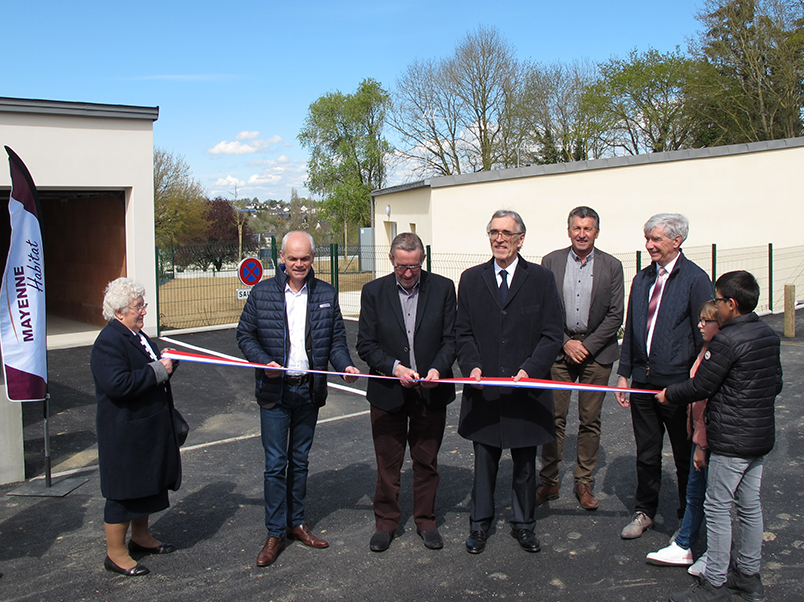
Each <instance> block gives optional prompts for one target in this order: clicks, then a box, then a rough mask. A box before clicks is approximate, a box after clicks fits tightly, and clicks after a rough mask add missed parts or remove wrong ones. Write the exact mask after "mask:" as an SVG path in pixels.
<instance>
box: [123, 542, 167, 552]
mask: <svg viewBox="0 0 804 602" xmlns="http://www.w3.org/2000/svg"><path fill="white" fill-rule="evenodd" d="M128 551H129V552H132V553H134V554H170V553H171V552H175V551H176V546H174V545H173V544H172V543H160V544H159V545H158V546H156V547H155V548H146V547H145V546H141V545H140V544H138V543H137V542H136V541H129V542H128Z"/></svg>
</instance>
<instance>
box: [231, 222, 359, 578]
mask: <svg viewBox="0 0 804 602" xmlns="http://www.w3.org/2000/svg"><path fill="white" fill-rule="evenodd" d="M280 257H281V259H282V262H283V264H282V265H280V266H279V268H280V269H279V271H278V272H277V275H276V277H275V278H269V279H268V280H263V281H262V282H259V283H257V284H256V285H255V286H254V288H253V289H251V294H250V295H249V297H248V299H247V300H246V305H245V306H244V307H243V313H242V315H241V316H240V323H239V324H238V326H237V344H238V345H239V347H240V350H241V351H242V352H243V355H244V356H245V357H246V359H247V360H248V361H250V362H254V363H258V364H266V365H269V366H274V367H276V368H281V367H285V368H287V369H288V370H287V371H285V370H272V369H270V368H266V369H260V368H258V369H257V370H256V375H255V376H256V396H257V402H258V403H259V404H260V428H261V432H262V445H263V448H264V450H265V473H264V489H265V491H264V494H265V528H266V529H267V531H268V538H267V539H266V540H265V544H264V545H263V547H262V549H261V550H260V552H259V554H258V555H257V566H259V567H265V566H269V565H271V564H273V563H274V562H275V561H276V559H277V557H278V556H279V553H280V552H281V551H282V550H283V549H284V547H285V538H286V537H288V538H290V539H296V540H299V541H300V542H301V543H303V544H304V545H306V546H309V547H311V548H326V547H327V546H328V545H329V544H328V543H327V542H326V541H324V540H323V539H321V538H320V537H317V536H316V535H315V534H314V533H313V532H312V531H311V530H310V527H309V526H308V525H307V523H306V522H305V517H304V509H305V505H306V501H307V472H308V460H307V458H308V455H309V453H310V448H311V447H312V445H313V435H314V434H315V425H316V421H317V420H318V409H319V408H320V407H321V406H323V405H324V403H326V399H327V377H326V375H324V374H315V375H314V374H311V373H310V372H309V371H310V370H327V366H328V364H332V366H333V367H334V368H335V370H337V371H338V372H345V373H350V374H358V373H359V372H360V371H359V370H358V369H357V368H355V367H354V365H352V358H351V357H350V356H349V348H348V346H347V344H346V329H345V328H344V325H343V318H342V317H341V309H340V306H339V305H338V293H337V291H336V290H335V289H334V288H333V287H332V286H331V285H330V284H329V283H327V282H324V281H322V280H318V279H317V278H315V277H314V276H313V270H312V265H313V259H314V258H315V247H314V246H313V238H312V236H310V235H309V234H308V233H307V232H300V231H294V232H288V233H287V234H286V235H285V237H284V238H283V239H282V250H281V251H280ZM356 379H357V377H356V376H344V380H345V381H346V382H354V381H355V380H356Z"/></svg>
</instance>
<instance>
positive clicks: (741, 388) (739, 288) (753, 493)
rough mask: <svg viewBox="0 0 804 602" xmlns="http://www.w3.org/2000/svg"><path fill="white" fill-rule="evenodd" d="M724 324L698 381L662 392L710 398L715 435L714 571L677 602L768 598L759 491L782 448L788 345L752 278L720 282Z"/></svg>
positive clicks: (709, 502)
mask: <svg viewBox="0 0 804 602" xmlns="http://www.w3.org/2000/svg"><path fill="white" fill-rule="evenodd" d="M715 290H716V295H717V296H716V297H715V299H714V301H715V303H716V304H717V308H718V313H719V314H720V315H721V317H722V318H723V325H722V326H721V327H720V332H719V333H718V334H717V335H715V337H714V338H713V339H712V342H711V344H710V346H709V350H708V351H707V353H706V355H705V356H704V359H703V361H702V362H701V365H700V367H699V368H698V372H697V373H696V374H695V377H694V378H692V379H690V380H688V381H686V382H683V383H678V384H675V385H671V386H670V387H668V388H667V389H665V390H664V391H661V392H660V393H658V394H657V396H656V397H657V399H658V400H659V402H661V403H672V404H683V403H692V402H694V401H696V400H698V399H705V398H709V405H708V406H707V415H706V422H707V437H708V441H709V449H710V451H711V456H710V459H709V487H708V489H707V492H706V502H705V503H704V514H705V516H706V525H707V564H706V571H705V572H704V574H703V576H702V577H701V578H700V581H698V582H697V583H695V584H694V585H693V586H692V588H690V589H689V590H688V591H684V592H678V593H676V594H673V596H671V597H670V600H671V601H674V602H704V601H720V600H731V591H733V592H734V593H736V594H738V595H740V596H742V597H743V598H744V599H746V600H751V601H752V602H759V601H761V600H764V599H765V595H764V591H763V587H762V580H761V579H760V576H759V569H760V561H761V559H762V533H763V528H764V526H763V521H762V506H761V504H760V498H759V491H760V486H761V484H762V467H763V463H764V461H765V455H766V454H767V453H768V452H769V451H771V449H773V445H774V442H775V424H774V403H775V399H776V396H777V395H778V394H779V392H780V391H781V390H782V365H781V361H780V355H779V351H780V342H779V337H778V336H777V335H776V333H775V332H774V331H773V330H772V329H771V328H770V327H769V326H768V325H767V324H765V323H764V322H762V321H761V320H760V319H759V316H757V314H756V313H754V311H753V310H754V308H755V307H756V306H757V301H758V300H759V285H758V284H757V281H756V279H755V278H754V276H753V275H752V274H750V273H749V272H746V271H736V272H729V273H727V274H723V275H722V276H721V277H720V278H718V280H717V283H716V284H715ZM733 505H736V507H737V517H738V520H739V521H740V532H741V545H740V550H739V554H738V556H737V558H735V562H734V566H733V567H732V569H731V570H729V560H730V549H731V508H732V506H733Z"/></svg>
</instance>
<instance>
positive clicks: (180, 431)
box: [173, 408, 190, 447]
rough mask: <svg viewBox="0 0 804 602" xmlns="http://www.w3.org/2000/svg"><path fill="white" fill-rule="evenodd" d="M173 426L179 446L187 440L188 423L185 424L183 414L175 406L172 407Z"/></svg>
mask: <svg viewBox="0 0 804 602" xmlns="http://www.w3.org/2000/svg"><path fill="white" fill-rule="evenodd" d="M173 428H174V429H176V439H178V441H179V447H181V446H182V445H184V442H185V441H187V434H188V433H189V432H190V425H189V424H187V421H186V420H185V419H184V416H182V415H181V413H180V412H179V411H178V410H177V409H176V408H173Z"/></svg>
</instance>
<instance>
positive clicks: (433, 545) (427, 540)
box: [419, 529, 444, 550]
mask: <svg viewBox="0 0 804 602" xmlns="http://www.w3.org/2000/svg"><path fill="white" fill-rule="evenodd" d="M419 536H420V537H421V538H422V539H423V540H424V547H425V548H428V549H430V550H440V549H441V548H443V547H444V540H443V539H441V533H439V532H438V529H428V530H427V531H419Z"/></svg>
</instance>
